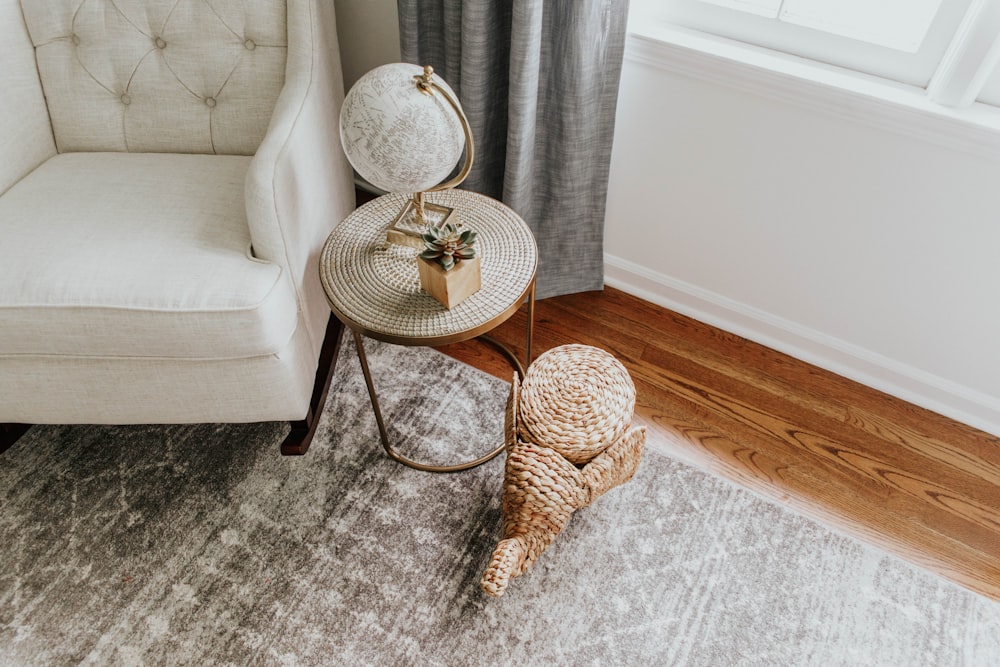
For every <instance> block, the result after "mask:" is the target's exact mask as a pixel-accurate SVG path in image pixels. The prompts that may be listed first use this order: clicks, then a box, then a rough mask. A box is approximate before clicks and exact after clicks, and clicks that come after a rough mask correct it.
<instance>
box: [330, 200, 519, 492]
mask: <svg viewBox="0 0 1000 667" xmlns="http://www.w3.org/2000/svg"><path fill="white" fill-rule="evenodd" d="M404 197H405V195H399V194H389V195H384V196H382V197H379V198H377V199H375V200H373V201H371V202H369V203H367V204H365V205H364V206H362V207H360V208H359V209H357V210H356V211H355V212H354V213H352V214H351V215H349V216H348V217H347V218H346V219H345V220H343V221H342V222H341V223H340V224H339V225H338V226H337V227H336V228H335V229H334V230H333V232H331V234H330V236H329V238H328V239H327V242H326V244H325V246H324V248H323V252H322V255H321V257H320V277H321V280H322V282H323V288H324V290H325V292H326V296H327V301H328V303H329V305H330V308H331V310H332V311H333V313H334V315H336V317H337V318H338V319H339V320H340V321H341V322H343V323H344V325H345V326H346V327H347V328H348V329H350V330H351V333H352V335H353V336H354V342H355V347H356V349H357V354H358V359H359V361H360V363H361V369H362V372H363V373H364V377H365V384H366V385H367V387H368V395H369V398H370V399H371V404H372V409H373V411H374V413H375V421H376V423H377V424H378V430H379V437H380V439H381V442H382V447H383V449H384V450H385V452H386V454H388V456H389V457H390V458H392V459H393V460H395V461H397V462H399V463H402V464H403V465H406V466H409V467H411V468H415V469H417V470H424V471H428V472H457V471H460V470H468V469H469V468H473V467H475V466H478V465H481V464H482V463H485V462H486V461H489V460H491V459H493V458H494V457H496V456H497V455H499V454H500V453H501V452H502V451H503V450H504V443H502V442H501V443H500V444H499V445H498V446H497V447H496V448H494V449H491V450H490V451H489V452H487V453H485V454H483V455H482V456H480V457H478V458H475V459H473V460H471V461H465V462H461V463H456V464H453V465H433V464H428V463H423V462H420V461H415V460H413V459H411V458H409V457H407V456H405V455H403V454H401V453H400V452H399V451H397V450H396V449H395V448H394V447H393V446H392V443H391V442H390V439H389V434H388V430H387V428H386V425H385V419H384V416H383V414H382V408H381V404H380V401H379V398H378V392H377V390H376V388H375V382H374V379H373V378H372V372H371V369H370V367H369V364H368V355H367V353H366V351H365V344H364V338H366V337H367V338H373V339H375V340H380V341H383V342H386V343H390V344H395V345H407V346H428V347H437V346H441V345H448V344H451V343H459V342H462V341H467V340H471V339H473V338H478V339H481V340H482V341H483V342H485V343H487V344H489V345H490V346H492V347H493V348H495V349H496V350H498V351H499V352H500V353H501V354H503V356H505V357H506V358H507V360H508V361H509V362H510V363H511V366H512V367H513V369H514V370H516V371H517V372H518V374H519V375H520V376H521V377H522V378H523V377H524V372H525V369H526V368H527V366H528V365H530V363H531V352H532V337H533V335H534V322H535V271H536V268H537V246H536V245H535V240H534V237H533V236H532V234H531V231H530V229H528V227H527V225H526V224H525V223H524V221H523V220H521V218H520V217H519V216H518V215H517V214H516V213H514V212H513V211H511V210H510V209H509V208H508V207H506V206H504V205H503V204H502V203H500V202H498V201H496V200H494V199H491V198H489V197H486V196H484V195H479V194H476V193H472V192H468V191H465V190H447V191H443V192H436V193H429V194H428V199H429V200H431V203H434V204H442V205H445V206H448V207H450V208H453V209H455V210H457V211H459V212H460V214H461V218H462V221H463V223H465V224H468V225H469V226H470V227H472V228H473V229H476V231H477V232H478V240H477V246H478V247H480V248H481V252H480V255H481V257H482V260H481V261H482V266H483V286H482V288H481V289H480V292H478V293H477V294H473V295H472V296H470V297H468V299H467V300H466V302H463V303H460V304H458V306H456V307H455V308H454V309H453V310H452V311H448V310H443V306H441V305H440V304H438V303H437V302H436V301H434V300H433V299H432V298H431V297H430V296H429V295H427V294H426V293H423V292H422V291H421V290H420V289H419V281H417V282H416V283H414V276H415V275H416V265H415V261H413V262H412V266H411V265H410V262H409V261H408V260H405V259H401V258H400V257H396V256H394V255H393V256H392V257H389V258H388V259H387V256H388V255H392V253H395V252H399V253H403V252H414V253H415V251H413V250H412V249H410V250H409V251H403V250H398V247H397V249H395V250H387V247H386V244H385V230H386V228H387V226H388V225H389V224H390V222H391V221H392V219H393V216H394V215H395V214H396V213H397V212H398V210H399V207H400V205H401V204H403V203H405V199H404ZM387 267H388V268H387ZM411 273H412V275H410V274H411ZM525 301H527V303H528V313H527V324H526V327H525V328H526V331H525V336H526V337H525V355H524V364H522V363H521V360H520V359H519V358H518V356H517V354H515V352H514V351H513V350H511V349H510V348H509V347H508V346H507V345H504V344H503V343H501V342H500V341H498V340H496V339H494V338H492V337H490V336H489V335H488V334H489V332H491V331H493V330H494V329H495V328H496V327H498V326H500V325H501V324H502V323H503V322H505V321H507V320H508V319H510V318H511V317H512V316H513V315H514V314H515V313H516V312H517V311H518V310H519V309H520V308H521V306H522V305H524V302H525Z"/></svg>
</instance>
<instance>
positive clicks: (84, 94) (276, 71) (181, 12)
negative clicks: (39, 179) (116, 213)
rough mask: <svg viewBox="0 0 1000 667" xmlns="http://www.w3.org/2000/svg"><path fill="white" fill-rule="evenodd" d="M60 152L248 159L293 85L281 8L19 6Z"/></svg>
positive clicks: (240, 3)
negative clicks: (287, 86)
mask: <svg viewBox="0 0 1000 667" xmlns="http://www.w3.org/2000/svg"><path fill="white" fill-rule="evenodd" d="M21 9H22V11H23V14H24V20H25V25H26V26H27V29H28V33H29V35H30V37H31V42H32V43H33V45H34V47H35V56H36V60H37V64H38V72H39V76H40V78H41V83H42V89H43V90H44V93H45V99H46V102H47V104H48V111H49V117H50V120H51V123H52V131H53V134H54V136H55V142H56V148H57V149H58V150H59V152H61V153H65V152H72V151H129V152H171V153H218V154H236V155H252V154H253V153H254V152H255V151H256V150H257V147H258V145H259V144H260V142H261V139H262V138H263V137H264V134H265V131H266V130H267V127H268V122H269V121H270V118H271V113H272V111H273V110H274V105H275V101H276V100H277V98H278V94H279V93H280V92H281V89H282V85H283V83H284V78H285V60H286V55H287V41H286V36H287V31H286V8H285V1H284V0H49V1H48V2H39V1H38V0H22V2H21Z"/></svg>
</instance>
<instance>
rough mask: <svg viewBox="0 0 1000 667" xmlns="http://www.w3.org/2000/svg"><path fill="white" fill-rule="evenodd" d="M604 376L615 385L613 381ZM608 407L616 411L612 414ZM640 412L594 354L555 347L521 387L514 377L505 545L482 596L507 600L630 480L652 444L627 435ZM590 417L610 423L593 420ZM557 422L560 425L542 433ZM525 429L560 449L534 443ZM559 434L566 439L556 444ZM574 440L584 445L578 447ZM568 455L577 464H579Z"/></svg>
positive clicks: (614, 372) (638, 433)
mask: <svg viewBox="0 0 1000 667" xmlns="http://www.w3.org/2000/svg"><path fill="white" fill-rule="evenodd" d="M606 375H611V376H613V379H611V380H610V381H608V379H606V378H605V376H606ZM539 380H541V381H539ZM529 385H533V387H529ZM526 387H529V388H530V391H531V392H532V393H534V394H536V397H535V398H534V399H532V401H531V403H529V402H527V401H526V395H525V394H526V392H525V388H526ZM605 401H608V402H610V403H611V404H613V405H612V407H611V408H610V409H608V410H605V409H604V407H605V406H604V405H603V403H604V402H605ZM536 406H541V410H542V413H541V414H536V409H537V408H536ZM634 407H635V388H634V385H633V384H632V380H631V378H630V377H629V375H628V371H626V370H625V367H624V366H621V364H620V363H618V361H617V360H616V359H615V358H614V357H612V356H611V355H610V354H608V353H607V352H604V351H603V350H600V349H597V348H594V347H589V346H586V345H564V346H562V347H557V348H554V349H552V350H549V351H548V352H546V353H545V354H543V355H541V356H540V357H539V358H538V359H536V360H535V362H534V363H532V364H531V366H530V367H529V368H528V371H527V373H526V374H525V378H524V384H523V385H521V384H520V383H519V381H518V378H517V376H516V375H515V376H514V378H513V381H512V382H511V390H510V397H509V398H508V400H507V414H506V418H505V420H504V437H505V440H506V443H505V444H506V447H507V461H506V463H505V466H504V482H503V497H502V502H503V505H502V509H503V530H502V539H501V540H500V542H499V543H498V544H497V547H496V549H495V550H494V551H493V557H492V559H491V560H490V564H489V566H488V567H487V568H486V571H485V572H484V573H483V578H482V581H481V582H480V586H481V587H482V589H483V591H485V592H486V593H488V594H490V595H493V596H500V595H503V593H504V591H505V590H506V589H507V586H508V584H509V583H510V580H511V578H513V577H517V576H519V575H521V574H523V573H524V572H526V571H527V570H528V569H529V568H530V567H531V566H532V564H533V563H534V562H535V560H536V559H537V558H538V557H539V556H540V555H541V554H542V552H543V551H544V550H545V549H546V548H547V547H548V546H549V545H550V544H551V543H552V541H553V540H555V538H556V536H557V535H558V534H559V532H560V531H561V530H562V529H563V527H564V526H565V525H566V524H567V523H568V522H569V519H570V517H571V516H572V514H573V512H574V511H576V510H578V509H580V508H581V507H585V506H587V505H589V504H590V503H592V502H593V501H594V500H595V499H597V498H598V497H599V496H601V495H602V494H604V493H606V492H607V491H609V490H611V489H613V488H614V487H616V486H618V485H620V484H623V483H625V482H627V481H628V480H630V479H631V478H632V476H633V475H634V474H635V471H636V469H637V468H638V467H639V462H640V461H641V460H642V454H643V451H644V450H645V443H646V431H645V428H643V427H639V428H631V429H629V430H628V431H627V432H626V431H625V429H626V428H627V427H628V425H629V423H630V422H631V420H632V410H633V408H634ZM591 412H597V413H599V414H602V415H604V416H603V417H600V418H597V419H594V418H592V417H591V415H590V413H591ZM552 416H554V417H555V418H557V419H558V420H559V424H560V426H555V425H553V424H549V425H546V426H544V427H543V423H544V422H545V419H546V418H549V417H552ZM615 419H619V421H617V422H615V421H614V420H615ZM573 420H578V421H576V422H573ZM527 422H531V423H533V424H535V427H534V430H537V431H539V432H542V433H544V434H545V435H546V437H548V438H549V439H551V440H553V442H554V443H555V446H554V447H553V446H546V445H544V444H541V443H539V442H537V441H534V442H533V441H531V440H530V439H529V438H530V433H529V432H528V431H527V430H526V428H525V426H526V423H527ZM560 430H566V431H567V432H566V433H564V434H562V435H560V436H559V437H553V434H554V433H556V432H557V431H560ZM598 435H600V436H601V438H604V439H599V438H598V437H597V436H598ZM573 437H576V438H581V440H580V441H579V442H582V443H586V444H583V445H581V446H578V447H574V445H573V444H572V438H573ZM556 447H558V451H557V449H556ZM582 452H588V453H589V454H588V455H582V454H581V453H582ZM566 454H569V455H570V456H572V457H573V458H575V459H578V463H577V465H574V464H573V463H571V462H570V460H569V457H568V456H567V455H566ZM580 464H583V465H580Z"/></svg>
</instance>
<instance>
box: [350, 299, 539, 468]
mask: <svg viewBox="0 0 1000 667" xmlns="http://www.w3.org/2000/svg"><path fill="white" fill-rule="evenodd" d="M527 298H528V323H527V327H526V329H527V331H526V342H525V361H524V364H523V365H522V364H521V360H520V359H518V358H517V355H516V354H515V353H514V351H513V350H511V349H510V347H508V346H507V345H504V344H503V343H501V342H500V341H498V340H496V339H495V338H492V337H490V336H487V335H486V334H485V333H481V334H475V333H473V334H470V335H467V336H464V337H460V338H455V339H454V340H447V341H436V340H427V341H422V340H421V341H419V342H418V341H415V340H410V341H408V342H407V343H406V344H407V345H426V346H428V347H437V346H438V345H447V344H449V343H459V342H462V341H463V340H469V339H470V338H478V339H479V340H482V341H484V342H485V343H488V344H489V345H491V346H493V347H494V348H495V349H496V350H498V351H499V352H500V353H501V354H503V355H504V356H505V357H506V358H507V360H508V361H510V363H511V366H512V367H513V369H514V370H515V371H517V374H518V375H519V376H520V377H521V378H522V379H524V373H525V369H526V368H527V367H528V366H530V365H531V337H532V335H533V334H534V326H535V281H534V280H532V281H531V287H530V288H529V293H528V296H527ZM522 303H523V299H522V300H521V301H519V302H518V303H517V304H516V305H515V307H514V308H513V309H512V311H511V312H510V313H509V314H507V315H506V316H505V317H503V318H502V319H500V320H499V321H495V322H491V324H492V326H488V327H487V326H484V327H483V328H484V330H486V331H489V330H492V329H494V328H496V327H497V326H499V325H500V324H502V323H503V322H504V321H506V320H507V319H509V318H510V317H511V316H512V315H513V314H514V313H515V312H517V310H519V308H520V306H521V304H522ZM348 326H349V327H350V325H348ZM350 328H351V333H352V334H353V336H354V345H355V347H356V348H357V351H358V360H359V361H360V362H361V371H362V372H363V373H364V376H365V384H367V385H368V396H369V397H370V398H371V402H372V409H373V410H374V411H375V422H376V423H377V424H378V433H379V437H380V438H381V440H382V448H383V449H384V450H385V453H386V454H388V455H389V457H390V458H392V459H394V460H395V461H398V462H399V463H402V464H403V465H406V466H409V467H411V468H416V469H417V470H424V471H427V472H459V471H461V470H468V469H469V468H475V467H476V466H478V465H481V464H483V463H486V462H487V461H489V460H491V459H493V458H495V457H496V456H498V455H499V454H500V452H502V451H503V450H504V447H505V443H503V442H501V443H500V445H499V446H498V447H497V448H496V449H493V450H492V451H489V452H487V453H486V454H483V455H482V456H480V457H479V458H477V459H473V460H472V461H467V462H465V463H456V464H453V465H431V464H428V463H421V462H419V461H414V460H413V459H410V458H407V457H406V456H404V455H402V454H400V453H399V452H398V451H396V450H395V449H394V448H393V446H392V443H391V442H390V441H389V433H388V431H387V430H386V427H385V420H384V419H383V417H382V408H381V405H380V403H379V400H378V392H376V391H375V383H374V381H373V380H372V372H371V369H370V368H369V367H368V355H367V354H366V353H365V344H364V337H365V336H369V337H370V338H375V339H376V340H383V341H384V342H387V343H393V342H395V343H396V344H401V343H400V341H392V340H386V339H385V338H384V337H382V336H379V335H377V334H373V332H366V331H363V330H360V329H357V328H354V327H350ZM449 338H451V337H449Z"/></svg>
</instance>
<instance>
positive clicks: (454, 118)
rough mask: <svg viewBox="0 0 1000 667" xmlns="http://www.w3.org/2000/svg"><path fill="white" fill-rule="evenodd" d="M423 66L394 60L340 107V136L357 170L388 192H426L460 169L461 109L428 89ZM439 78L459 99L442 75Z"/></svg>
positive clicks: (370, 76) (373, 72) (362, 81)
mask: <svg viewBox="0 0 1000 667" xmlns="http://www.w3.org/2000/svg"><path fill="white" fill-rule="evenodd" d="M423 73H424V69H423V68H422V67H420V66H418V65H411V64H408V63H392V64H389V65H382V66H381V67H376V68H375V69H373V70H371V71H370V72H368V73H367V74H365V75H364V76H362V77H361V78H360V79H358V81H357V83H355V84H354V85H353V86H352V87H351V90H350V91H349V92H348V93H347V96H346V97H345V98H344V104H343V106H342V107H341V111H340V140H341V143H342V144H343V146H344V152H345V153H346V154H347V159H348V160H349V161H350V163H351V165H352V166H353V167H354V169H355V170H356V171H357V172H358V174H360V175H361V177H362V178H364V179H365V180H367V181H368V182H369V183H371V184H372V185H374V186H376V187H378V188H381V189H382V190H385V191H387V192H410V193H415V192H424V191H427V190H431V189H432V188H434V186H435V185H437V184H439V183H440V182H441V181H443V180H444V179H445V178H447V177H448V175H449V174H450V173H451V172H452V170H453V169H454V168H455V165H456V164H457V163H458V160H459V158H461V156H462V150H463V148H464V147H465V134H464V131H463V129H462V123H461V121H460V120H459V116H458V114H457V113H456V111H455V109H453V108H452V107H451V105H450V104H449V103H448V101H447V100H446V99H444V98H443V97H442V95H440V94H439V93H437V92H436V91H435V92H424V91H421V90H420V88H419V87H418V86H417V80H416V79H415V78H414V77H416V76H420V75H422V74H423ZM434 83H435V84H437V85H438V86H440V87H441V88H443V89H445V90H446V91H447V92H448V94H449V95H450V96H451V97H452V99H453V100H457V98H456V96H455V94H454V92H453V91H452V90H451V88H450V87H448V84H446V83H445V82H444V81H442V80H441V78H440V77H435V78H434Z"/></svg>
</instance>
